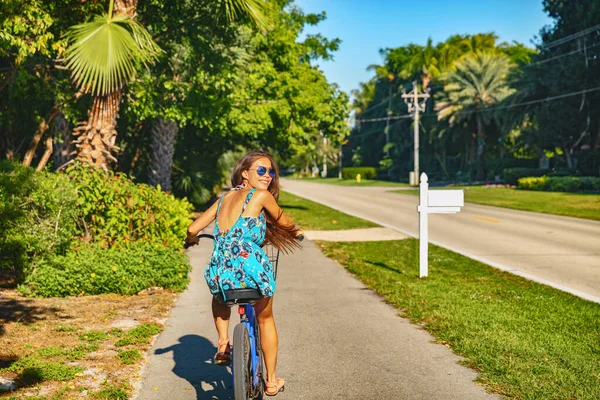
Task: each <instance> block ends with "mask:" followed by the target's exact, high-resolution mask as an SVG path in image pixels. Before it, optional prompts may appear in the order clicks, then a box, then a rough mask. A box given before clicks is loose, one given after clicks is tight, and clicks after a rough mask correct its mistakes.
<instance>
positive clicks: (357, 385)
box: [137, 241, 499, 400]
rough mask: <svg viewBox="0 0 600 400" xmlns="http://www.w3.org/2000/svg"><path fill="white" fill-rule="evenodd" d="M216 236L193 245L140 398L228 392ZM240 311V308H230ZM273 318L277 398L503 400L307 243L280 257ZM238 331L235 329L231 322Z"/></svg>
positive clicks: (211, 395) (222, 396)
mask: <svg viewBox="0 0 600 400" xmlns="http://www.w3.org/2000/svg"><path fill="white" fill-rule="evenodd" d="M211 247H212V243H210V242H207V241H203V242H202V245H201V246H198V247H195V248H193V249H192V250H190V252H189V254H190V258H191V262H192V265H193V266H194V270H193V272H192V281H191V284H190V286H189V288H188V290H187V291H186V292H184V293H183V294H182V295H181V297H180V298H179V300H178V302H177V305H176V307H175V308H174V309H173V312H172V313H171V317H170V319H169V320H168V322H167V327H166V328H165V330H164V332H163V333H162V334H161V335H160V337H159V338H158V339H157V341H156V343H155V345H154V347H153V349H152V350H151V354H152V356H151V358H150V360H149V362H148V364H147V367H146V369H145V370H144V373H143V381H142V387H141V389H140V391H139V395H138V396H137V399H140V400H153V399H157V400H158V399H161V400H163V399H173V400H187V399H214V400H216V399H228V398H230V396H231V395H232V390H231V388H230V386H231V381H232V378H231V375H230V371H229V369H228V368H223V367H215V366H213V365H211V363H210V359H211V358H212V356H213V354H214V352H215V339H216V333H215V330H214V326H213V322H212V315H211V312H210V295H209V293H208V290H207V287H206V284H205V283H204V280H203V278H202V273H203V270H204V266H205V265H206V263H207V261H208V258H209V254H210V251H211ZM233 317H234V318H235V314H233ZM275 318H276V321H277V324H278V331H279V335H280V356H279V368H278V374H279V376H281V377H284V378H286V380H287V385H286V390H285V392H282V393H280V394H279V395H277V397H276V398H277V399H278V400H286V399H288V400H291V399H293V400H302V399H307V400H308V399H309V400H331V399H343V400H365V399H380V400H402V399H411V400H413V399H426V400H435V399H440V400H441V399H461V400H468V399H482V400H483V399H485V400H489V399H498V398H499V397H498V396H493V395H489V394H486V393H485V391H484V389H483V388H482V387H479V386H477V385H476V384H475V383H473V380H474V379H475V378H476V373H475V372H474V371H472V370H470V369H468V368H465V367H462V366H460V365H458V364H457V361H458V360H459V357H457V356H456V355H454V354H453V353H452V352H451V351H450V350H449V349H448V348H446V347H445V346H442V345H438V344H433V343H431V341H432V340H433V338H432V337H431V336H430V335H429V334H428V333H427V332H425V331H423V330H422V329H420V327H419V326H417V325H413V324H410V323H409V322H408V321H407V320H406V319H403V318H400V317H398V316H397V311H396V310H395V309H393V308H392V307H390V306H389V305H387V304H385V303H384V302H383V301H382V300H381V298H380V297H379V296H377V295H375V294H374V293H373V292H371V291H370V290H368V289H366V288H365V287H364V286H363V285H362V284H361V283H360V282H358V281H357V280H356V279H354V278H353V277H352V276H351V275H350V274H349V273H347V272H346V270H344V268H343V267H341V266H340V265H338V264H337V263H335V262H334V261H332V260H330V259H328V258H326V257H325V256H323V254H322V253H321V252H320V251H319V250H318V249H317V248H316V247H315V245H314V244H313V243H311V242H310V241H305V242H304V248H303V249H302V250H301V251H297V252H296V253H295V254H293V255H289V256H283V257H282V259H281V260H280V266H279V272H278V288H277V294H276V296H275ZM232 329H233V326H232Z"/></svg>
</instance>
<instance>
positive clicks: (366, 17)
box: [295, 0, 552, 94]
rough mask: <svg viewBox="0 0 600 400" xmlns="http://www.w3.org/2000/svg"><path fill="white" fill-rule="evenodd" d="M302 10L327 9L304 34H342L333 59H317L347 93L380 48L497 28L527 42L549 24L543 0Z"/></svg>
mask: <svg viewBox="0 0 600 400" xmlns="http://www.w3.org/2000/svg"><path fill="white" fill-rule="evenodd" d="M295 4H296V5H297V6H299V7H300V8H302V9H303V10H304V12H306V13H313V12H315V13H316V12H321V11H326V12H327V20H325V21H323V22H321V23H320V24H319V25H317V26H316V27H309V28H308V29H307V30H306V33H318V32H320V33H321V34H323V35H324V36H325V37H327V38H334V37H337V38H340V39H341V40H342V44H341V46H340V49H339V50H338V52H337V53H335V59H334V61H327V62H319V66H320V68H321V69H322V70H323V72H324V73H325V75H326V76H327V79H328V80H329V81H330V82H336V83H337V84H339V85H340V88H341V89H342V90H344V91H345V92H347V93H348V94H349V93H350V90H352V89H357V88H358V84H359V82H364V81H367V80H369V79H370V78H371V76H372V73H371V72H367V71H366V68H367V66H369V65H370V64H379V63H381V61H382V59H381V57H380V56H379V52H378V51H379V49H380V48H385V47H398V46H402V45H405V44H408V43H411V42H412V43H418V44H425V43H426V42H427V38H428V37H431V38H432V39H433V42H434V43H438V42H440V41H444V40H446V39H447V38H448V37H449V36H450V35H452V34H456V33H460V34H474V33H487V32H495V33H496V34H497V35H498V36H499V40H500V41H509V42H511V41H513V40H516V41H519V42H521V43H524V44H526V45H528V46H531V47H533V44H532V43H531V41H532V39H534V36H536V35H537V34H538V33H539V31H540V29H541V28H542V27H543V26H544V25H548V24H551V23H552V20H551V19H550V18H548V17H547V16H546V14H545V13H544V12H543V10H542V0H427V1H414V0H413V1H408V0H396V1H392V0H370V1H369V0H296V1H295Z"/></svg>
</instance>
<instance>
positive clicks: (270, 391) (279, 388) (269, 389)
mask: <svg viewBox="0 0 600 400" xmlns="http://www.w3.org/2000/svg"><path fill="white" fill-rule="evenodd" d="M276 379H277V383H276V384H274V385H269V382H266V383H265V385H266V389H265V394H266V395H267V396H275V395H276V394H277V393H279V392H283V390H284V389H285V387H284V385H285V381H284V380H283V379H280V378H276Z"/></svg>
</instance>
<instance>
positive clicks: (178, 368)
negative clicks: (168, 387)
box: [155, 335, 233, 400]
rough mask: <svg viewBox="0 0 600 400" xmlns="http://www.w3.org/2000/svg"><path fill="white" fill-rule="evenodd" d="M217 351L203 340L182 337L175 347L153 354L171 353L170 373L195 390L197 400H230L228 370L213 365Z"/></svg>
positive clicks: (231, 394)
mask: <svg viewBox="0 0 600 400" xmlns="http://www.w3.org/2000/svg"><path fill="white" fill-rule="evenodd" d="M216 350H217V349H216V348H215V346H214V345H213V344H212V343H211V342H210V341H209V340H208V339H206V338H204V337H202V336H198V335H185V336H182V337H180V338H179V343H178V344H175V345H172V346H169V347H167V348H164V349H156V351H155V354H164V353H167V352H170V351H172V352H173V360H174V361H175V367H174V368H173V372H174V373H175V374H176V375H177V376H179V377H180V378H183V379H185V380H187V381H188V382H189V383H190V385H192V387H194V389H195V390H196V398H197V399H199V400H200V399H202V400H208V399H210V400H225V399H231V398H233V387H232V385H233V378H232V376H231V369H230V368H229V367H227V368H225V367H216V366H214V365H213V364H212V358H213V356H214V354H215V352H216Z"/></svg>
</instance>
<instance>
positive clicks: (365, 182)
mask: <svg viewBox="0 0 600 400" xmlns="http://www.w3.org/2000/svg"><path fill="white" fill-rule="evenodd" d="M293 179H295V180H298V181H304V182H314V183H324V184H328V185H338V186H399V187H409V186H410V185H409V184H408V183H402V182H390V181H379V180H376V179H362V180H361V181H360V183H358V182H356V180H355V179H338V178H293Z"/></svg>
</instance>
